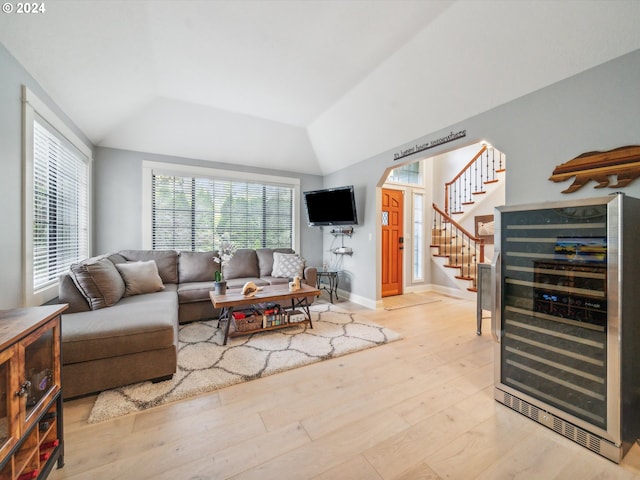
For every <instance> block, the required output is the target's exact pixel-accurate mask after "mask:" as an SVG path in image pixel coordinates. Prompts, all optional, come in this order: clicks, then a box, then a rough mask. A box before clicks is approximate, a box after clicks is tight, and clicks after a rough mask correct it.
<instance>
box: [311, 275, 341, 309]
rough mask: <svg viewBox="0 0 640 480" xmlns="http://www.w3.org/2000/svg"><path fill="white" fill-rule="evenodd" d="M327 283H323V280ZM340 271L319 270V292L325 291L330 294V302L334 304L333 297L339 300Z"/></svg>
mask: <svg viewBox="0 0 640 480" xmlns="http://www.w3.org/2000/svg"><path fill="white" fill-rule="evenodd" d="M323 278H324V279H325V280H326V281H325V282H323V281H322V279H323ZM338 280H339V278H338V271H337V270H321V269H318V277H317V285H316V287H317V288H318V290H324V291H325V292H328V293H329V301H330V302H331V303H333V297H334V296H335V297H336V300H339V299H338Z"/></svg>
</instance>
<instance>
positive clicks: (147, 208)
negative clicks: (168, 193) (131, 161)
mask: <svg viewBox="0 0 640 480" xmlns="http://www.w3.org/2000/svg"><path fill="white" fill-rule="evenodd" d="M154 174H157V175H176V176H194V177H204V178H215V179H217V180H229V181H234V180H237V181H242V182H247V181H248V182H256V183H264V184H268V185H281V186H287V187H291V188H292V189H293V206H292V212H291V215H292V235H293V237H292V239H291V241H292V246H291V248H293V249H294V250H295V251H296V252H300V209H301V207H300V201H301V193H300V179H299V178H293V177H283V176H278V175H266V174H262V173H252V172H241V171H237V170H223V169H219V168H214V167H198V166H193V165H183V164H175V163H164V162H156V161H151V160H143V161H142V232H141V233H142V248H143V249H148V250H150V249H152V248H153V193H152V184H153V175H154Z"/></svg>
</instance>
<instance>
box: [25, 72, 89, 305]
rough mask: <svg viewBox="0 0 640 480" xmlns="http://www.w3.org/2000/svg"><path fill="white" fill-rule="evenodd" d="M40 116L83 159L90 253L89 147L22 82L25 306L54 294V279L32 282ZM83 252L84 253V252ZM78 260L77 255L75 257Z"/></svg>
mask: <svg viewBox="0 0 640 480" xmlns="http://www.w3.org/2000/svg"><path fill="white" fill-rule="evenodd" d="M36 116H37V117H40V118H41V119H42V120H44V121H45V122H46V123H48V124H49V126H50V127H52V129H53V130H55V132H56V133H55V134H56V135H59V136H60V138H61V139H62V140H64V141H66V142H69V143H70V144H71V145H72V146H73V147H74V148H76V149H77V150H78V151H79V152H80V154H81V155H83V156H84V157H85V159H86V164H87V178H86V183H87V207H86V208H87V212H86V218H87V251H86V252H84V253H83V254H82V256H83V257H84V258H86V257H90V256H91V250H92V245H93V235H92V231H93V229H92V197H93V194H92V190H93V185H92V178H93V177H92V170H93V150H92V147H90V146H89V145H87V144H86V143H85V142H84V141H83V140H82V139H81V138H80V137H79V136H78V135H76V134H75V133H74V132H73V130H71V128H69V127H68V126H67V124H65V123H64V121H63V120H61V119H60V118H59V116H58V115H57V114H56V113H54V112H53V110H51V109H50V108H49V107H48V106H47V105H46V104H45V103H44V102H43V101H42V100H40V98H39V97H38V96H37V95H36V94H35V93H33V92H32V91H31V90H30V89H29V88H27V87H26V86H25V85H23V86H22V119H23V125H22V127H23V128H22V141H23V149H22V151H23V159H22V160H23V161H22V165H23V193H24V196H23V206H24V214H23V245H24V248H23V258H22V269H23V272H22V275H23V286H24V290H23V291H24V294H23V303H24V305H25V306H28V307H29V306H37V305H42V304H44V303H46V302H48V301H50V300H52V299H54V298H55V297H57V296H58V288H59V287H58V284H59V282H58V280H55V281H52V282H50V283H49V284H47V285H45V286H44V287H42V288H39V289H35V288H34V285H33V280H34V279H33V275H34V266H33V254H34V243H33V223H34V199H33V195H34V186H33V172H34V147H33V141H34V121H35V120H36ZM85 254H86V255H85ZM79 260H80V258H79Z"/></svg>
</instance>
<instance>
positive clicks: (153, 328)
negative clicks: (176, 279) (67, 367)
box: [62, 288, 178, 364]
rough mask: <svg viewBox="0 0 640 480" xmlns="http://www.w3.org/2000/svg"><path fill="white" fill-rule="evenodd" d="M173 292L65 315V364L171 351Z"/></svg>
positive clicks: (174, 323)
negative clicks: (164, 349)
mask: <svg viewBox="0 0 640 480" xmlns="http://www.w3.org/2000/svg"><path fill="white" fill-rule="evenodd" d="M167 290H170V291H163V292H158V293H148V294H145V295H137V296H134V297H126V298H123V299H122V300H120V302H118V304H117V305H114V306H113V307H110V308H103V309H101V310H95V311H91V312H79V313H73V314H63V315H62V358H63V360H64V363H65V364H70V363H77V362H87V361H91V360H96V359H101V358H111V357H118V356H121V355H129V354H133V353H138V352H145V351H152V350H158V349H162V348H168V347H171V346H172V345H174V344H175V341H176V335H177V324H178V298H177V296H176V293H175V288H173V289H171V288H168V289H167Z"/></svg>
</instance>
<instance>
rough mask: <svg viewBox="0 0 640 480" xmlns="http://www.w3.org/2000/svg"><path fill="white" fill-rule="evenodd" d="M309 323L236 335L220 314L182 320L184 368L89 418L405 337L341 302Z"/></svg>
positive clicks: (110, 400)
mask: <svg viewBox="0 0 640 480" xmlns="http://www.w3.org/2000/svg"><path fill="white" fill-rule="evenodd" d="M311 318H312V321H313V328H309V326H308V325H307V324H302V325H295V326H292V327H289V328H285V329H282V330H274V331H269V332H259V333H254V334H251V335H248V336H242V337H235V338H230V339H229V341H228V342H227V345H226V346H223V345H222V340H223V337H224V334H223V331H222V329H220V328H218V322H217V320H210V321H203V322H195V323H190V324H185V325H181V326H180V329H179V333H178V342H179V343H178V371H177V373H176V374H175V375H174V376H173V378H172V379H171V380H167V381H164V382H159V383H151V382H143V383H139V384H135V385H130V386H127V387H122V388H116V389H113V390H107V391H105V392H102V393H101V394H100V395H98V398H97V399H96V402H95V404H94V406H93V409H92V411H91V414H90V416H89V419H88V422H89V423H97V422H102V421H105V420H110V419H112V418H115V417H119V416H121V415H126V414H129V413H133V412H140V411H142V410H145V409H148V408H151V407H155V406H158V405H162V404H165V403H169V402H174V401H176V400H181V399H184V398H188V397H191V396H194V395H198V394H201V393H205V392H211V391H214V390H218V389H220V388H223V387H227V386H229V385H234V384H237V383H240V382H246V381H249V380H253V379H256V378H260V377H265V376H267V375H272V374H274V373H278V372H282V371H285V370H289V369H292V368H297V367H300V366H303V365H308V364H310V363H314V362H319V361H322V360H327V359H329V358H333V357H338V356H341V355H345V354H348V353H352V352H356V351H358V350H364V349H366V348H371V347H375V346H377V345H382V344H385V343H389V342H393V341H395V340H399V339H400V338H401V337H400V335H399V334H397V333H396V332H394V331H392V330H390V329H388V328H386V327H382V326H380V325H376V324H375V323H373V322H371V321H368V320H365V319H364V318H362V317H361V316H359V315H358V314H357V313H348V312H345V311H343V310H340V309H339V308H338V307H336V306H335V305H330V304H319V305H314V306H312V307H311Z"/></svg>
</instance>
